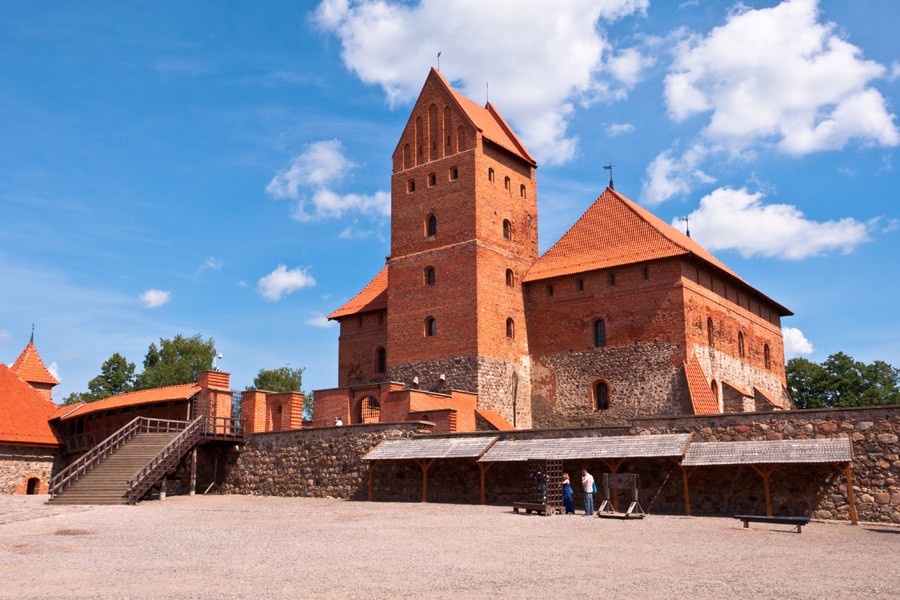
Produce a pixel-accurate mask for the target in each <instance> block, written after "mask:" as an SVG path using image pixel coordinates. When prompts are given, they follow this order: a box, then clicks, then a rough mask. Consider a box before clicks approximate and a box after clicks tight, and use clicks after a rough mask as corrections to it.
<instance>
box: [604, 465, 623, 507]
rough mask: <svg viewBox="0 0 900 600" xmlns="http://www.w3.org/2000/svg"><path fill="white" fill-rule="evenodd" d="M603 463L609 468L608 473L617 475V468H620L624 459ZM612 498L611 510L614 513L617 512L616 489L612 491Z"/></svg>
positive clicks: (617, 492) (617, 497)
mask: <svg viewBox="0 0 900 600" xmlns="http://www.w3.org/2000/svg"><path fill="white" fill-rule="evenodd" d="M603 462H604V463H605V464H606V466H607V467H609V470H610V472H612V473H617V472H618V471H619V467H621V466H622V463H624V462H625V459H624V458H620V459H619V460H618V461H610V460H606V459H604V460H603ZM612 497H613V510H615V511H616V512H619V490H617V489H614V490H612Z"/></svg>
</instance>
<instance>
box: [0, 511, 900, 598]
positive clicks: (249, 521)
mask: <svg viewBox="0 0 900 600" xmlns="http://www.w3.org/2000/svg"><path fill="white" fill-rule="evenodd" d="M44 500H46V496H43V497H41V496H31V497H24V498H23V497H21V496H19V497H12V496H0V598H16V599H22V598H158V597H163V596H167V597H172V598H215V599H221V598H254V599H255V598H286V597H291V598H423V597H425V598H475V597H477V598H485V599H489V598H547V597H565V598H598V597H601V596H609V597H615V598H684V597H688V596H690V597H695V598H717V599H718V598H775V597H778V598H832V597H838V596H841V597H846V598H861V597H867V598H897V597H898V595H900V570H898V564H900V528H898V527H892V526H884V525H872V524H869V525H865V524H864V525H861V526H858V527H852V526H849V525H846V524H833V523H813V524H811V525H809V526H808V527H805V528H804V529H803V533H802V534H801V535H796V534H794V533H787V532H785V531H784V530H785V529H786V528H784V527H781V528H780V529H781V530H782V531H777V530H767V531H758V530H755V531H742V530H740V529H739V527H740V523H739V522H738V521H734V520H733V519H723V518H687V517H668V516H650V517H648V518H646V519H644V520H643V521H628V522H625V521H617V520H607V519H596V518H588V517H584V516H582V515H578V516H574V517H566V516H555V517H550V518H547V517H539V516H534V515H524V514H519V515H516V514H513V513H512V511H511V510H510V509H508V508H505V507H499V506H469V505H455V504H405V503H381V502H379V503H364V502H347V501H342V500H328V499H306V498H303V499H300V498H271V497H250V496H196V497H193V498H189V497H175V498H170V499H169V500H167V501H165V502H143V503H141V504H139V505H138V506H106V507H103V506H97V507H89V508H85V507H65V506H53V507H47V506H46V505H45V504H43V501H44ZM51 508H52V510H50V509H51ZM759 527H765V526H759ZM775 529H779V528H777V527H776V528H775Z"/></svg>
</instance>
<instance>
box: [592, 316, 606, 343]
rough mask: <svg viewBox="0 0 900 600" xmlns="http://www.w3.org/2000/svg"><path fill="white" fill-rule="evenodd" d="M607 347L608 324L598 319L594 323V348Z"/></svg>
mask: <svg viewBox="0 0 900 600" xmlns="http://www.w3.org/2000/svg"><path fill="white" fill-rule="evenodd" d="M605 345H606V322H605V321H604V320H603V319H598V320H596V321H595V322H594V347H595V348H602V347H604V346H605Z"/></svg>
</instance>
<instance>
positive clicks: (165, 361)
mask: <svg viewBox="0 0 900 600" xmlns="http://www.w3.org/2000/svg"><path fill="white" fill-rule="evenodd" d="M215 355H216V346H215V342H214V341H213V339H212V338H209V339H208V340H206V341H204V340H203V336H202V335H201V334H199V333H198V334H196V335H193V336H191V337H184V336H182V335H181V334H179V335H176V336H175V337H174V338H172V339H171V340H167V339H163V338H160V339H159V347H158V348H157V346H156V344H155V343H152V344H150V347H149V348H148V349H147V355H146V356H145V357H144V371H143V373H141V374H140V375H138V377H137V381H136V382H135V386H134V387H135V389H138V390H146V389H150V388H157V387H164V386H167V385H179V384H182V383H192V382H194V381H197V373H199V372H200V371H207V370H210V369H212V364H213V358H214V357H215Z"/></svg>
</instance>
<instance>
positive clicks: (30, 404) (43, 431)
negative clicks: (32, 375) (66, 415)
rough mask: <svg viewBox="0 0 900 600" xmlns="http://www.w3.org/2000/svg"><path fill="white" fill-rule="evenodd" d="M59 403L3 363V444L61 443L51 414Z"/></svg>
mask: <svg viewBox="0 0 900 600" xmlns="http://www.w3.org/2000/svg"><path fill="white" fill-rule="evenodd" d="M57 408H58V407H57V406H56V404H54V403H52V402H50V401H49V400H44V398H43V397H42V396H41V395H40V394H39V393H38V392H37V391H36V390H35V389H34V388H33V387H31V386H30V385H28V383H27V382H25V381H24V380H23V379H21V378H20V377H18V376H17V375H16V374H15V373H14V372H13V371H12V369H10V368H9V367H7V366H6V365H4V364H0V415H2V417H0V444H16V445H23V446H32V445H38V446H48V445H53V446H56V445H59V444H61V443H62V440H61V439H60V438H59V437H57V435H56V432H55V431H54V430H53V428H52V427H51V426H50V423H49V422H48V418H49V417H50V415H52V414H53V413H54V412H56V409H57Z"/></svg>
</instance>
